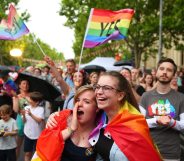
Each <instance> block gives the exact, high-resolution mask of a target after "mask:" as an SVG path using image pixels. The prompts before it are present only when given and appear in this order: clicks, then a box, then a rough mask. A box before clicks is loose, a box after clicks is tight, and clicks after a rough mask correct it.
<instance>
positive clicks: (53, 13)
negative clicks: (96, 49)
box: [17, 0, 74, 59]
mask: <svg viewBox="0 0 184 161" xmlns="http://www.w3.org/2000/svg"><path fill="white" fill-rule="evenodd" d="M26 9H27V11H28V13H29V14H30V15H31V17H30V19H29V21H28V22H25V24H26V25H27V27H28V28H29V30H30V32H32V33H34V34H35V35H36V36H37V37H38V38H40V39H41V40H42V41H43V42H45V43H47V44H49V45H50V46H51V47H52V48H55V49H56V50H57V51H58V52H62V53H63V54H64V57H65V58H66V59H69V58H74V52H73V49H72V44H73V41H74V31H73V30H71V29H70V28H68V27H65V26H64V23H65V22H66V17H63V16H62V17H61V16H59V13H58V12H59V9H60V0H20V3H19V5H18V8H17V12H18V13H19V15H20V13H22V12H23V11H25V10H26ZM35 45H36V44H35ZM46 54H47V53H46Z"/></svg>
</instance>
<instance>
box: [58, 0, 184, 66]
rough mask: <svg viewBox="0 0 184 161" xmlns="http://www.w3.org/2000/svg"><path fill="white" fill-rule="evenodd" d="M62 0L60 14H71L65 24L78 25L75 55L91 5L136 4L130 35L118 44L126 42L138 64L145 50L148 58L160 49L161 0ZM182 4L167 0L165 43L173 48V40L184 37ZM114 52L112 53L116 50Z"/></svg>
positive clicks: (176, 40) (118, 8) (118, 5)
mask: <svg viewBox="0 0 184 161" xmlns="http://www.w3.org/2000/svg"><path fill="white" fill-rule="evenodd" d="M61 3H62V4H61V5H62V8H61V10H60V15H64V16H66V17H67V18H68V19H67V22H66V24H65V25H66V26H69V27H71V28H74V29H75V42H74V45H73V48H74V52H75V54H76V56H79V54H80V50H81V46H82V41H83V37H84V33H85V29H86V24H87V20H88V16H89V12H90V9H91V8H101V9H109V10H120V9H122V8H133V9H134V10H135V15H134V17H133V20H132V23H131V25H130V28H129V32H128V37H127V39H126V40H125V41H126V44H124V43H122V44H120V45H119V48H122V47H123V46H125V45H126V46H128V48H129V51H130V52H131V53H132V57H133V59H134V60H135V65H136V66H137V67H139V65H140V60H141V57H142V54H145V57H144V58H147V57H148V56H149V55H152V56H154V55H155V52H157V51H158V50H157V48H158V45H157V41H158V31H159V28H158V24H159V0H154V1H152V0H132V1H119V0H111V1H106V0H101V1H98V0H93V1H89V0H87V1H86V0H73V1H68V0H61ZM179 6H182V0H170V1H164V7H163V15H164V16H163V44H164V47H166V48H170V47H171V45H172V44H173V43H175V44H177V43H178V42H179V39H183V37H182V38H181V34H182V33H183V30H182V29H183V26H184V24H183V23H184V21H183V20H182V19H183V15H182V13H183V12H182V11H183V10H184V9H183V8H181V7H179ZM178 8H180V9H178ZM122 42H123V41H122ZM112 43H113V42H112ZM106 46H107V45H102V46H99V47H97V48H93V49H85V50H84V55H86V54H87V53H88V54H89V53H90V52H93V51H95V50H102V49H103V48H104V47H106ZM112 52H114V53H116V52H117V49H116V48H115V49H113V50H112ZM112 52H111V55H112V54H113V53H112ZM108 56H109V55H108ZM92 57H93V56H92ZM92 57H91V58H92Z"/></svg>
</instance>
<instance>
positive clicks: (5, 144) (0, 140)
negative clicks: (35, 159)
mask: <svg viewBox="0 0 184 161" xmlns="http://www.w3.org/2000/svg"><path fill="white" fill-rule="evenodd" d="M17 129H18V128H17V124H16V121H15V120H14V119H13V118H10V119H9V120H8V121H4V120H0V131H6V132H12V131H14V130H17ZM16 147H17V143H16V139H15V136H6V137H2V136H1V137H0V150H8V149H14V148H16ZM0 160H1V159H0Z"/></svg>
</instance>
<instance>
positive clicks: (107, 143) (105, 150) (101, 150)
mask: <svg viewBox="0 0 184 161" xmlns="http://www.w3.org/2000/svg"><path fill="white" fill-rule="evenodd" d="M113 143H114V140H113V139H109V138H107V137H106V136H105V135H104V129H101V130H100V136H99V139H98V142H97V143H96V145H95V151H97V153H98V154H100V155H101V157H102V158H103V159H104V161H110V159H109V155H110V150H111V147H112V145H113Z"/></svg>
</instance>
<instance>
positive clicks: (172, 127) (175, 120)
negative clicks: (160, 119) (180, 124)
mask: <svg viewBox="0 0 184 161" xmlns="http://www.w3.org/2000/svg"><path fill="white" fill-rule="evenodd" d="M175 125H176V120H174V123H173V125H172V126H171V128H173V127H174V126H175Z"/></svg>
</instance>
